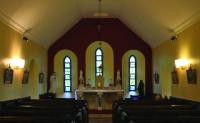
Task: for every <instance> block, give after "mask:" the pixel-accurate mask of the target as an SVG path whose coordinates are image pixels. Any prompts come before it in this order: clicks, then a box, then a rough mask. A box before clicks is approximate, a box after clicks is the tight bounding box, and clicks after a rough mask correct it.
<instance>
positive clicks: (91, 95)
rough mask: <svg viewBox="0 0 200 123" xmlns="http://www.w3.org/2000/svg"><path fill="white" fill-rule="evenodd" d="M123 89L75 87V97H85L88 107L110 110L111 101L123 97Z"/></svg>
mask: <svg viewBox="0 0 200 123" xmlns="http://www.w3.org/2000/svg"><path fill="white" fill-rule="evenodd" d="M123 95H124V90H122V89H110V88H103V89H97V88H88V89H77V90H76V91H75V98H76V99H86V100H87V101H88V103H89V109H98V110H102V109H103V110H104V109H105V110H111V109H112V103H113V102H114V101H115V100H118V99H120V98H123Z"/></svg>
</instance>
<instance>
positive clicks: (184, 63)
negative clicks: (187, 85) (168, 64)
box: [175, 59, 189, 69]
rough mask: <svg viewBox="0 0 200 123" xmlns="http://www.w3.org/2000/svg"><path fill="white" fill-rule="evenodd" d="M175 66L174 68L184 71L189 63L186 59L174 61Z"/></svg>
mask: <svg viewBox="0 0 200 123" xmlns="http://www.w3.org/2000/svg"><path fill="white" fill-rule="evenodd" d="M175 65H176V68H181V69H185V67H186V66H187V65H189V61H188V60H187V59H176V60H175Z"/></svg>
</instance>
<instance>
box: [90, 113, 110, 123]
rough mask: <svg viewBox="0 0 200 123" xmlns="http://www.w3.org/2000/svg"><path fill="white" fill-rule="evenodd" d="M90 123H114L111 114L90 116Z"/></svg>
mask: <svg viewBox="0 0 200 123" xmlns="http://www.w3.org/2000/svg"><path fill="white" fill-rule="evenodd" d="M89 123H112V115H111V114H89Z"/></svg>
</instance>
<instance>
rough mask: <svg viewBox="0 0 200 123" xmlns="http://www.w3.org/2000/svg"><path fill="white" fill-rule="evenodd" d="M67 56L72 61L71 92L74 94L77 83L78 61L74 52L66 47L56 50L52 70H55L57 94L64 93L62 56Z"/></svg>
mask: <svg viewBox="0 0 200 123" xmlns="http://www.w3.org/2000/svg"><path fill="white" fill-rule="evenodd" d="M66 56H69V57H70V58H71V62H72V93H73V94H74V91H75V89H76V88H77V83H78V79H77V78H78V61H77V56H76V54H75V53H74V52H73V51H71V50H68V49H63V50H60V51H58V52H57V53H56V54H55V56H54V72H56V81H57V90H56V93H57V95H58V96H59V95H62V94H63V93H64V83H63V82H64V70H63V69H64V68H63V67H64V58H65V57H66Z"/></svg>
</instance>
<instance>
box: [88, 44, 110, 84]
mask: <svg viewBox="0 0 200 123" xmlns="http://www.w3.org/2000/svg"><path fill="white" fill-rule="evenodd" d="M97 48H101V49H102V51H103V64H104V86H108V85H109V83H110V81H113V80H114V55H113V49H112V47H111V46H110V44H108V43H107V42H105V41H94V42H92V43H91V44H90V45H89V46H88V47H87V50H86V55H85V56H86V62H85V63H86V64H85V73H86V74H85V75H86V81H87V80H88V79H90V84H91V86H93V87H94V86H95V51H96V49H97Z"/></svg>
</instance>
